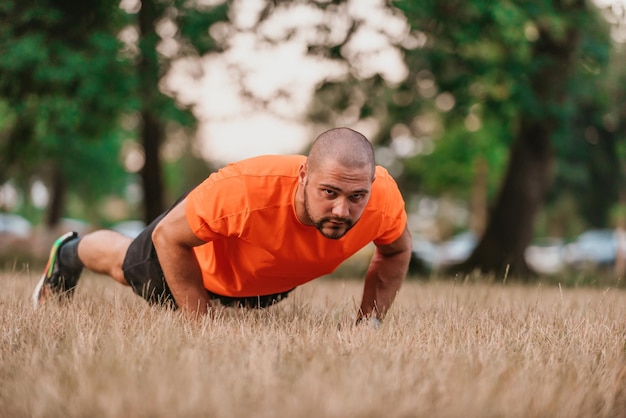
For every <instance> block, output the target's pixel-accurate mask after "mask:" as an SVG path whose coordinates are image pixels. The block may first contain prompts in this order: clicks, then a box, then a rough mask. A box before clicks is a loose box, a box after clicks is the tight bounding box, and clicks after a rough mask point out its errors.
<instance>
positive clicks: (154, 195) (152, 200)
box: [141, 109, 164, 224]
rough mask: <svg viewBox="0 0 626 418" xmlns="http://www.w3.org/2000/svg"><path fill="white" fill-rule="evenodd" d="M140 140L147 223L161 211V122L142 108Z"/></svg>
mask: <svg viewBox="0 0 626 418" xmlns="http://www.w3.org/2000/svg"><path fill="white" fill-rule="evenodd" d="M141 115H142V120H143V124H142V130H141V140H142V144H143V149H144V154H145V163H144V165H143V168H142V169H141V180H142V182H143V193H144V194H143V209H144V211H143V218H144V222H145V223H146V224H149V223H150V222H152V220H154V219H155V218H156V217H158V216H159V215H160V214H161V213H162V212H163V208H164V206H163V169H162V166H161V159H160V158H159V150H160V148H161V143H162V142H163V123H162V122H161V121H160V120H159V119H158V118H157V117H155V116H154V115H153V114H152V112H151V111H149V110H146V109H144V110H143V111H142V112H141Z"/></svg>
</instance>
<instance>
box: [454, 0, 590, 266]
mask: <svg viewBox="0 0 626 418" xmlns="http://www.w3.org/2000/svg"><path fill="white" fill-rule="evenodd" d="M565 3H566V4H560V5H559V6H560V8H568V9H569V10H567V12H568V13H570V14H571V13H573V12H574V11H576V10H580V9H582V8H584V7H585V3H584V1H583V0H577V1H575V2H573V3H568V2H565ZM539 35H540V36H539V39H538V40H537V41H536V42H535V44H534V47H533V54H532V55H533V58H532V60H533V62H535V63H537V71H536V72H534V73H532V74H529V78H530V83H529V84H530V86H529V88H530V92H531V93H532V94H531V97H532V100H533V103H532V104H531V105H527V106H526V107H525V109H524V110H523V111H522V113H521V115H520V124H519V130H518V133H517V136H516V139H515V141H514V143H513V145H512V147H511V152H510V160H509V164H508V168H507V173H506V175H505V178H504V182H503V184H502V186H501V189H500V193H499V195H498V198H497V200H496V202H495V205H494V207H493V210H492V212H491V214H490V219H489V223H488V225H487V228H486V230H485V234H484V235H483V236H482V238H481V239H480V241H479V243H478V245H477V247H476V248H475V249H474V252H473V253H472V254H471V256H470V257H469V259H468V260H466V261H465V262H464V263H461V264H460V265H457V266H453V267H452V268H451V269H450V272H452V273H470V272H472V271H475V270H479V271H481V272H482V273H492V274H495V275H496V276H499V277H503V275H504V274H506V273H507V272H508V273H509V274H511V275H514V276H518V277H521V278H528V277H529V276H530V275H531V273H532V271H531V270H530V268H529V266H528V265H527V263H526V260H525V257H524V252H525V249H526V247H527V246H528V245H529V244H530V243H531V241H532V238H533V231H534V225H535V218H536V217H537V214H538V213H539V211H540V209H541V208H542V206H543V204H544V201H545V198H546V195H547V191H548V189H549V188H550V186H551V184H552V179H553V166H554V162H555V157H554V152H553V146H552V140H551V138H552V135H553V134H554V133H555V132H556V130H557V128H558V127H559V123H560V120H562V117H559V115H558V113H559V112H560V111H562V109H561V107H560V104H561V103H562V101H563V98H564V96H565V92H566V84H567V81H568V76H569V75H570V74H571V73H572V69H573V68H574V67H575V66H576V65H577V64H576V62H575V52H576V49H577V46H578V38H579V34H578V28H577V27H575V25H572V27H571V28H570V29H569V30H568V31H567V32H566V33H565V34H562V35H561V36H560V37H559V36H553V35H552V34H551V28H549V27H539Z"/></svg>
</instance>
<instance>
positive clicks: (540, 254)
mask: <svg viewBox="0 0 626 418" xmlns="http://www.w3.org/2000/svg"><path fill="white" fill-rule="evenodd" d="M564 252H565V247H564V245H563V239H561V238H553V237H547V238H540V239H538V240H536V241H534V242H533V243H532V244H531V245H529V246H528V247H527V248H526V251H525V253H524V258H525V259H526V263H528V266H529V267H530V268H531V269H533V270H535V271H536V272H537V273H540V274H555V273H558V272H560V271H562V270H563V269H564V268H565V259H564Z"/></svg>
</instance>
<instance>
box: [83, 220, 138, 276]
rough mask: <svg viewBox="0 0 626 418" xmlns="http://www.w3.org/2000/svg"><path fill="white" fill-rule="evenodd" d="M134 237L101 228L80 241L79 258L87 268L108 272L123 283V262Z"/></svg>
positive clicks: (95, 271)
mask: <svg viewBox="0 0 626 418" xmlns="http://www.w3.org/2000/svg"><path fill="white" fill-rule="evenodd" d="M131 242H132V239H131V238H129V237H126V236H124V235H122V234H120V233H118V232H115V231H109V230H105V229H103V230H99V231H95V232H92V233H90V234H87V235H85V236H84V237H83V238H81V240H80V241H79V243H78V258H79V259H80V261H81V262H82V263H83V265H84V266H85V268H86V269H88V270H91V271H93V272H94V273H99V274H106V275H108V276H111V277H112V278H113V279H115V281H117V282H118V283H121V284H123V285H128V283H127V282H126V279H125V278H124V271H123V270H122V263H123V262H124V257H125V256H126V252H127V251H128V246H129V245H130V243H131Z"/></svg>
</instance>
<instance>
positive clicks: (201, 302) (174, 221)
mask: <svg viewBox="0 0 626 418" xmlns="http://www.w3.org/2000/svg"><path fill="white" fill-rule="evenodd" d="M185 203H186V199H185V200H183V201H182V202H180V203H179V204H178V205H176V206H175V207H174V208H173V209H172V210H171V211H170V212H169V213H168V214H167V215H166V216H165V217H164V218H163V220H162V221H161V222H159V224H158V225H157V227H156V228H155V229H154V232H153V233H152V242H153V243H154V247H155V249H156V252H157V255H158V257H159V263H160V264H161V268H162V269H163V275H164V276H165V281H166V282H167V285H168V286H169V288H170V291H171V292H172V296H174V300H175V301H176V304H177V305H178V306H179V307H180V309H181V310H182V312H183V313H184V314H185V315H186V316H188V317H190V318H194V317H197V316H198V315H201V314H206V313H207V312H208V309H209V300H210V298H209V295H208V293H207V291H206V289H205V288H204V284H203V282H202V273H201V271H200V266H199V265H198V261H197V260H196V256H195V254H194V251H193V247H195V246H197V245H202V244H204V241H202V240H200V239H199V238H198V237H196V236H195V234H194V233H193V231H192V230H191V228H190V227H189V224H188V223H187V218H186V217H185Z"/></svg>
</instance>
